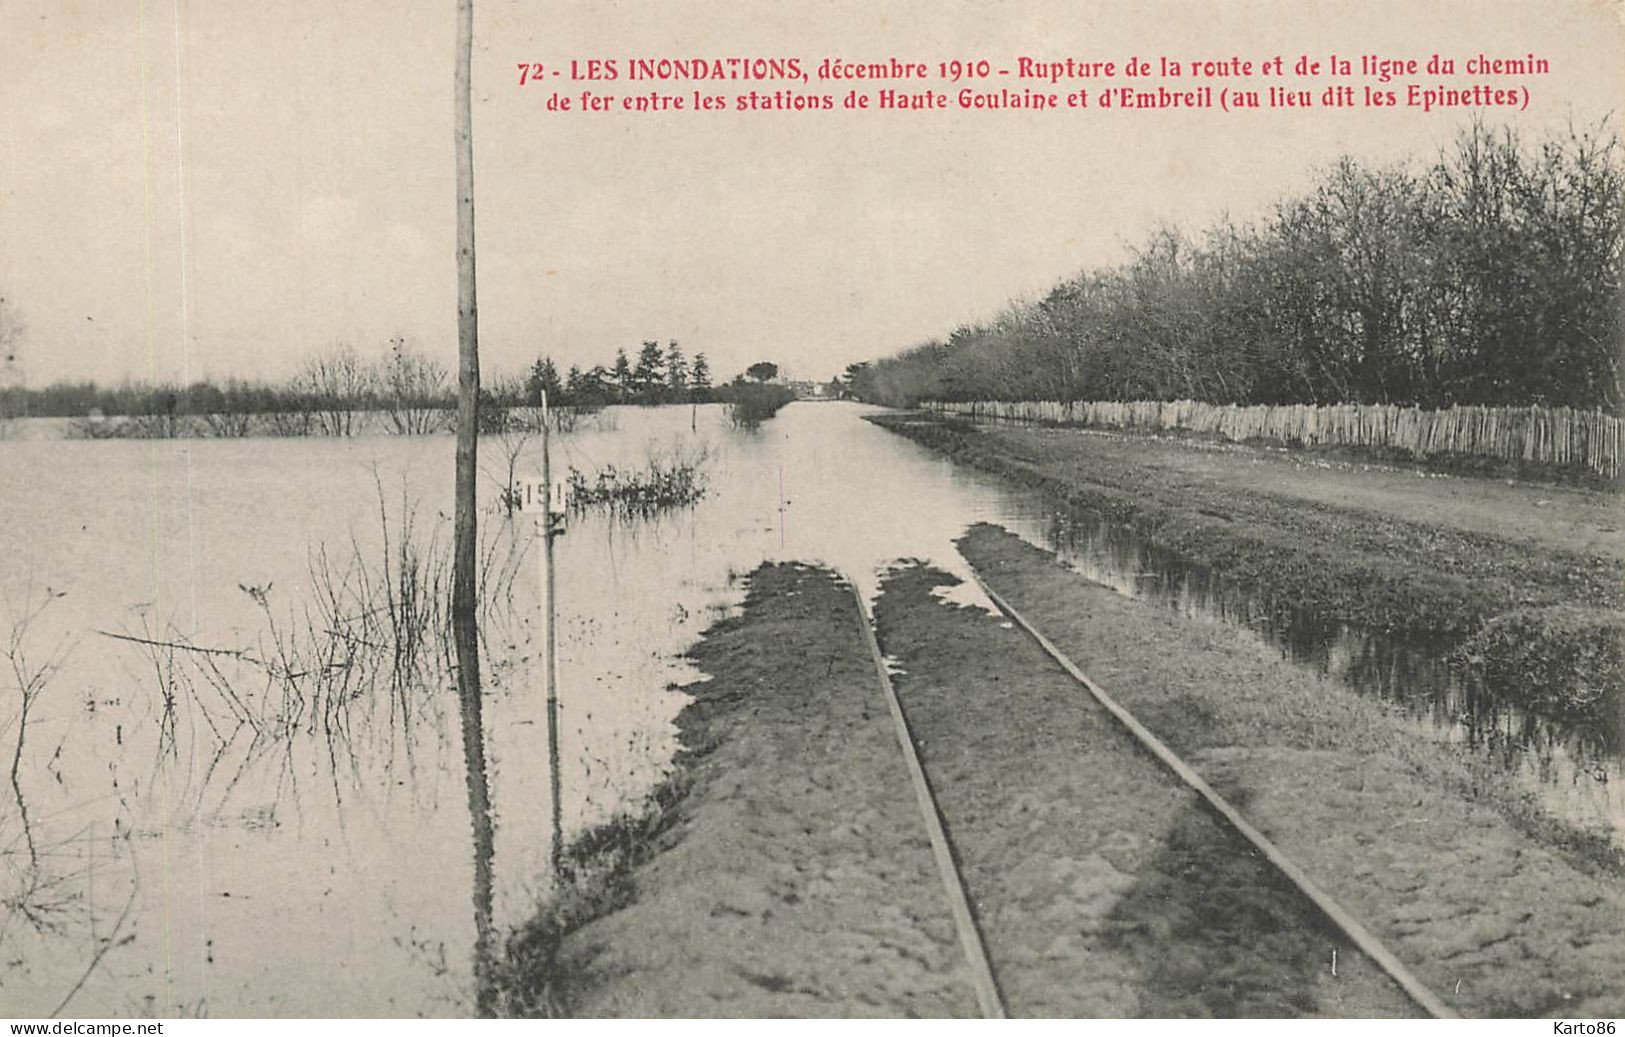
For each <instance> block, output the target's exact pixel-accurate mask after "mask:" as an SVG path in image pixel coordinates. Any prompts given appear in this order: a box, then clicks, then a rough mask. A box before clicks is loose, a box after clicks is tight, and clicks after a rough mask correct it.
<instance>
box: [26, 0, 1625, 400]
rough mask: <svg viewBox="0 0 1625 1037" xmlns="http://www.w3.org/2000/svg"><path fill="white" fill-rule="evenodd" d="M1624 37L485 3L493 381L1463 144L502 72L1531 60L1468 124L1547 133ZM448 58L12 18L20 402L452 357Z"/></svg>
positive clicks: (954, 314)
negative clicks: (661, 103) (659, 97)
mask: <svg viewBox="0 0 1625 1037" xmlns="http://www.w3.org/2000/svg"><path fill="white" fill-rule="evenodd" d="M1620 10H1621V9H1620V7H1619V6H1618V5H1617V4H1614V3H1611V2H1602V0H1592V2H1574V0H1561V2H1556V3H1553V2H1550V0H1547V2H1541V3H1524V2H1511V0H1473V2H1465V3H1439V2H1428V0H1421V2H1417V0H1407V2H1403V3H1381V2H1357V3H1320V2H1311V3H1285V2H1271V3H1217V4H1212V3H1207V2H1200V3H1198V2H1189V3H1166V2H1143V3H1142V2H1131V3H1105V2H1101V0H1072V2H1036V0H1021V2H1013V3H999V2H988V0H974V2H971V0H916V2H893V0H817V2H800V3H798V2H794V0H788V2H785V3H782V4H752V5H745V4H740V3H737V2H700V0H688V2H638V3H635V2H621V3H611V2H585V0H583V2H575V3H570V2H562V0H546V2H543V0H476V11H477V16H478V18H477V29H476V34H477V42H476V57H475V62H476V68H475V93H476V101H475V116H474V118H475V139H476V176H477V185H476V195H477V206H478V219H479V225H478V226H479V261H480V267H479V275H480V282H479V289H480V299H479V301H480V328H481V348H482V352H483V356H484V358H485V365H486V368H487V370H488V371H489V370H495V371H498V372H500V371H515V370H518V369H520V368H522V367H523V366H525V365H526V364H528V363H529V361H530V360H531V359H533V358H534V357H535V356H536V355H537V354H538V353H543V352H546V353H549V354H551V355H553V356H554V357H555V358H557V359H558V360H559V361H560V363H561V364H562V365H565V366H568V365H569V364H572V363H579V364H581V365H583V366H589V365H591V364H593V363H599V362H605V363H607V362H608V360H609V358H610V357H611V356H612V355H613V352H614V350H615V348H616V347H617V346H625V347H628V348H629V349H632V350H635V349H636V346H637V344H638V343H639V342H640V341H641V340H643V339H649V338H658V339H660V340H662V341H664V340H667V339H672V338H675V339H678V340H680V341H681V342H682V344H683V346H684V348H685V349H686V350H687V351H688V352H690V353H691V354H692V353H694V352H701V351H703V352H706V353H707V354H709V356H710V358H711V360H712V364H713V367H714V368H715V370H716V371H717V373H718V374H719V375H720V376H724V377H726V376H728V375H731V374H733V373H734V372H736V371H738V370H740V369H741V368H743V367H744V366H745V365H747V364H749V363H751V362H752V361H755V360H759V359H768V360H774V361H777V362H779V363H780V364H782V365H784V366H786V367H787V368H789V369H790V370H791V371H793V372H794V373H796V374H798V375H801V376H806V377H828V376H830V375H832V374H834V373H836V372H838V371H839V370H840V369H841V368H842V367H844V366H845V365H846V364H847V363H849V362H851V361H853V360H858V359H866V358H869V357H873V356H875V355H879V354H884V353H890V352H894V351H896V350H898V349H901V348H903V347H906V346H908V345H911V344H914V343H916V342H918V341H921V340H923V339H925V338H927V337H931V336H934V335H940V334H943V333H945V332H946V331H947V330H949V329H950V328H951V327H952V326H953V325H954V324H956V323H957V322H959V321H962V320H965V319H967V318H975V317H985V316H989V315H991V314H993V313H995V312H996V311H997V310H998V309H999V308H1000V307H1001V306H1002V305H1003V304H1004V303H1005V302H1006V301H1007V300H1008V299H1010V298H1011V297H1012V296H1026V297H1032V296H1036V295H1040V294H1042V293H1043V292H1044V291H1045V290H1046V289H1047V288H1048V287H1049V286H1050V285H1051V284H1053V283H1054V282H1055V281H1056V280H1057V279H1059V278H1060V277H1062V276H1065V275H1067V274H1069V273H1072V272H1074V271H1076V270H1078V269H1080V268H1082V267H1084V266H1090V265H1097V264H1101V263H1109V262H1116V261H1118V260H1121V259H1122V258H1123V257H1124V256H1125V255H1126V254H1127V249H1128V248H1129V247H1130V246H1132V245H1133V244H1134V243H1136V242H1137V241H1139V240H1140V239H1142V238H1143V236H1144V235H1145V234H1146V233H1147V231H1148V230H1150V229H1151V228H1153V227H1154V226H1156V225H1157V224H1159V223H1161V222H1170V223H1173V224H1176V225H1179V226H1182V227H1185V228H1187V229H1193V230H1194V229H1200V228H1201V227H1202V226H1204V225H1206V224H1208V223H1210V222H1212V221H1213V220H1214V219H1215V218H1216V217H1217V216H1218V215H1219V214H1220V213H1221V212H1224V211H1226V210H1228V211H1229V212H1231V213H1232V214H1234V215H1235V216H1237V217H1239V218H1243V219H1245V218H1249V217H1252V216H1255V215H1257V214H1259V213H1262V212H1264V211H1266V210H1267V208H1268V206H1269V204H1270V203H1271V202H1273V201H1274V200H1276V199H1278V198H1280V197H1282V196H1283V195H1285V194H1288V193H1290V192H1293V191H1295V190H1298V189H1301V188H1302V187H1303V186H1304V184H1306V183H1307V182H1308V179H1309V177H1310V175H1311V173H1312V171H1313V170H1315V169H1317V168H1320V167H1323V166H1325V165H1326V164H1327V163H1329V162H1331V161H1332V160H1334V159H1335V158H1336V157H1337V156H1338V155H1339V154H1342V153H1345V152H1347V153H1352V154H1355V155H1358V156H1362V157H1366V158H1370V159H1372V160H1376V161H1389V160H1394V159H1397V158H1400V157H1403V156H1407V155H1409V156H1416V157H1417V158H1418V159H1424V158H1426V157H1428V156H1430V155H1431V154H1432V153H1433V152H1434V151H1435V150H1436V149H1437V147H1438V146H1439V145H1440V144H1441V143H1444V142H1445V141H1447V140H1448V139H1449V138H1450V136H1451V135H1452V134H1453V133H1454V132H1455V131H1456V129H1457V128H1458V127H1459V125H1460V124H1461V122H1462V121H1463V120H1464V118H1465V115H1464V114H1462V113H1460V112H1444V113H1439V112H1435V113H1431V114H1422V113H1421V112H1419V111H1400V112H1397V113H1376V112H1371V111H1327V110H1318V111H1311V112H1308V113H1302V114H1296V113H1282V112H1263V113H1259V114H1246V115H1242V114H1226V113H1224V112H1221V111H1217V110H1214V111H1204V112H1195V113H1166V112H1165V113H1121V112H1100V111H1090V112H1085V113H1068V112H1065V111H1062V112H1059V113H1050V114H1047V115H1042V116H1038V115H1027V114H1018V115H1016V116H1015V117H1010V115H1009V114H1005V115H988V114H972V113H961V112H957V111H952V110H950V111H948V112H941V113H929V112H928V113H918V114H897V113H871V114H867V115H863V116H854V115H850V114H847V113H844V112H841V111H836V112H833V113H793V112H791V113H778V114H765V115H764V114H755V113H737V114H733V113H730V114H726V115H699V114H692V113H675V114H672V115H669V116H655V117H647V116H645V117H627V116H596V117H594V116H581V115H570V116H562V117H561V116H559V115H554V114H549V113H547V112H546V111H544V109H543V102H544V100H545V98H546V94H547V90H546V89H541V90H538V89H535V88H524V89H521V88H520V87H519V86H518V72H517V70H516V68H515V66H516V64H517V63H519V62H522V61H539V62H543V63H545V64H550V65H551V64H562V63H564V62H567V61H568V60H569V59H571V58H578V59H585V58H588V57H594V56H600V57H615V58H618V59H620V60H622V61H623V63H624V60H625V58H626V57H627V56H629V55H634V54H636V55H651V56H690V55H696V56H699V55H704V56H719V57H721V56H732V55H763V56H779V55H783V56H791V55H793V56H798V57H800V58H802V59H803V60H804V61H805V62H807V63H808V64H810V65H816V63H817V62H818V61H819V60H821V59H822V58H823V57H826V56H839V57H843V58H849V59H857V60H873V59H878V58H884V57H886V56H888V55H892V54H896V55H898V56H902V57H909V58H912V59H914V60H920V61H928V62H933V63H934V62H936V61H938V60H941V59H945V58H950V57H965V58H974V57H987V58H988V59H990V60H991V61H993V62H994V64H995V65H998V64H1000V63H1001V62H1002V63H1006V64H1008V63H1011V62H1013V61H1014V59H1015V58H1016V57H1018V56H1021V55H1030V56H1035V57H1043V58H1060V57H1066V56H1073V57H1078V58H1099V59H1103V60H1115V61H1118V62H1121V61H1123V60H1124V59H1126V58H1127V57H1128V56H1129V55H1130V54H1139V55H1141V56H1146V55H1152V54H1157V53H1169V54H1175V55H1185V56H1187V57H1192V58H1194V57H1202V58H1208V57H1212V58H1228V57H1229V56H1230V55H1232V54H1236V55H1240V56H1243V57H1250V58H1254V59H1255V60H1256V59H1262V58H1265V57H1268V56H1272V55H1275V54H1282V55H1284V56H1285V57H1286V60H1287V61H1288V62H1289V63H1290V62H1291V61H1292V60H1293V58H1294V57H1295V56H1296V55H1297V54H1299V53H1308V54H1311V55H1313V56H1316V57H1325V56H1326V55H1329V54H1330V53H1332V52H1336V53H1338V54H1348V55H1357V54H1359V53H1361V52H1370V53H1377V54H1382V55H1392V56H1415V57H1419V58H1422V59H1425V58H1426V57H1427V56H1428V55H1429V54H1430V53H1432V52H1433V51H1435V50H1438V51H1441V52H1443V53H1447V54H1453V55H1455V56H1457V57H1460V58H1465V57H1467V56H1470V55H1472V54H1475V53H1478V52H1480V51H1482V52H1484V53H1486V54H1488V55H1490V56H1502V55H1506V56H1522V55H1525V54H1527V53H1531V52H1532V53H1534V54H1536V55H1539V56H1542V57H1546V58H1548V59H1549V60H1550V61H1551V62H1552V73H1551V75H1550V76H1548V77H1545V78H1544V79H1543V80H1541V81H1537V82H1535V83H1534V84H1533V90H1534V93H1533V100H1532V104H1531V107H1530V110H1529V111H1528V112H1526V113H1516V114H1514V115H1513V116H1511V117H1510V120H1507V119H1503V118H1501V117H1492V121H1495V122H1500V121H1513V122H1514V123H1515V124H1516V125H1518V126H1520V127H1522V128H1525V129H1526V130H1528V131H1529V132H1530V133H1531V134H1532V135H1535V136H1538V135H1539V133H1540V132H1541V130H1543V129H1544V128H1547V127H1561V126H1563V125H1564V124H1565V123H1567V122H1568V121H1569V120H1570V119H1571V118H1572V119H1573V120H1575V121H1576V122H1581V123H1584V122H1590V121H1594V120H1596V119H1597V118H1599V117H1601V116H1602V115H1604V114H1606V113H1608V112H1610V111H1612V110H1613V109H1614V108H1616V107H1618V106H1619V103H1620V101H1621V99H1622V98H1625V29H1622V21H1621V15H1620ZM454 33H455V4H454V3H453V0H432V2H431V0H389V2H384V0H280V2H278V3H275V4H266V3H263V2H254V3H250V2H240V0H206V2H205V0H168V2H155V3H145V4H143V3H137V2H131V0H3V3H0V296H4V297H5V298H6V299H7V300H8V302H9V303H10V304H11V305H14V306H15V307H16V308H17V309H18V310H20V311H21V313H22V315H23V317H24V319H25V320H26V322H27V325H28V331H27V333H26V337H25V338H24V339H23V341H22V349H21V357H22V360H23V363H24V364H25V367H26V370H27V373H28V377H29V380H30V382H31V383H32V384H35V385H39V384H43V383H45V382H49V381H52V380H55V379H58V378H70V377H71V378H80V377H90V378H96V379H99V380H103V381H115V380H118V379H120V378H123V377H136V378H149V377H159V378H170V377H180V376H183V375H184V376H191V377H201V376H211V377H216V378H219V377H225V376H227V375H243V376H249V377H280V376H282V375H284V374H286V373H287V372H288V371H289V370H291V369H292V368H293V367H294V366H295V365H296V364H297V362H298V361H299V359H300V358H301V357H302V356H304V355H306V354H307V353H309V352H310V351H313V350H317V349H320V348H322V347H323V346H324V345H326V344H327V343H330V342H333V341H336V340H345V341H348V342H350V343H353V344H354V345H355V346H356V347H357V348H358V349H360V350H362V351H363V352H367V353H378V352H381V351H382V349H383V348H384V346H385V343H386V342H387V340H388V338H389V337H390V336H391V335H395V334H403V335H405V336H407V337H408V338H410V339H412V340H414V341H416V342H418V343H419V344H421V345H422V346H424V347H425V348H427V349H431V350H434V351H437V352H439V353H441V354H442V355H444V356H445V357H447V359H448V360H449V359H450V358H451V357H452V356H453V354H454V352H455V324H456V285H455V271H454V260H453V234H454V210H453V188H452V174H453V151H452V143H451V114H452V102H451V84H452V60H453V55H454V45H453V44H454ZM1423 78H1424V79H1428V80H1429V81H1430V82H1431V81H1433V80H1432V78H1431V77H1423ZM1481 81H1482V80H1481ZM1458 82H1468V80H1465V79H1463V78H1461V77H1458ZM996 85H1005V84H996ZM1010 85H1013V84H1010ZM549 89H550V88H549ZM605 89H607V90H610V91H615V92H620V91H623V90H629V89H630V85H629V84H625V83H621V84H618V85H611V86H608V87H606V88H605ZM802 89H806V90H825V89H830V90H838V89H840V88H837V87H827V86H821V85H819V84H816V83H815V84H812V85H810V86H808V87H805V88H802ZM576 90H579V86H577V87H574V88H571V91H572V92H574V91H576Z"/></svg>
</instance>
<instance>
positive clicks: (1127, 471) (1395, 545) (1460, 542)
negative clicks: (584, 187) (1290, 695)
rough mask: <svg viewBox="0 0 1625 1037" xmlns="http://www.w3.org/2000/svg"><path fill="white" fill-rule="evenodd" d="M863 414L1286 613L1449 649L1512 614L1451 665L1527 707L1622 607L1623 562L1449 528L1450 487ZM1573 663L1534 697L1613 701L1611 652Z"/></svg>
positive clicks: (1615, 662) (1613, 623)
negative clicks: (1394, 499)
mask: <svg viewBox="0 0 1625 1037" xmlns="http://www.w3.org/2000/svg"><path fill="white" fill-rule="evenodd" d="M870 420H872V421H875V423H876V424H879V425H881V426H882V427H884V428H887V429H890V430H891V431H893V432H896V433H898V434H900V435H903V436H906V437H908V438H910V439H912V440H914V441H916V442H918V443H921V444H922V445H924V446H927V447H929V448H931V449H934V450H937V451H940V452H942V453H945V454H947V455H949V456H951V457H953V458H954V459H956V460H958V461H961V462H963V463H966V464H969V465H972V466H974V467H977V468H981V469H983V470H986V471H990V472H994V473H996V474H999V475H1002V476H1005V477H1008V478H1011V479H1013V480H1016V481H1018V482H1020V483H1023V484H1026V485H1029V486H1033V487H1036V488H1038V489H1041V490H1043V491H1045V492H1047V493H1050V494H1052V495H1054V496H1055V497H1056V498H1057V499H1058V500H1059V501H1061V502H1064V503H1065V504H1067V505H1069V506H1072V507H1077V508H1083V509H1088V510H1090V511H1092V512H1095V513H1096V514H1099V515H1101V516H1103V517H1104V518H1105V519H1107V520H1108V521H1110V522H1112V523H1115V524H1119V525H1122V526H1126V527H1128V528H1131V529H1133V530H1134V531H1135V532H1136V533H1137V534H1138V535H1140V536H1141V537H1142V538H1144V539H1146V540H1148V541H1151V542H1154V543H1155V544H1156V545H1157V546H1158V547H1160V548H1162V549H1164V550H1166V551H1169V552H1171V553H1172V555H1173V556H1174V557H1176V558H1178V559H1179V560H1180V561H1182V562H1185V563H1187V564H1191V565H1195V566H1200V567H1204V568H1207V569H1210V570H1213V571H1216V572H1219V573H1222V574H1224V576H1225V577H1226V578H1228V579H1230V580H1233V581H1235V583H1236V584H1237V585H1239V586H1240V587H1242V588H1245V589H1247V590H1248V591H1249V592H1251V593H1254V594H1256V595H1257V596H1258V597H1259V598H1261V599H1263V600H1265V601H1266V602H1271V603H1274V604H1275V605H1276V606H1277V607H1279V608H1281V609H1283V610H1284V609H1286V608H1288V607H1289V606H1290V607H1292V608H1297V609H1305V610H1309V611H1311V612H1313V613H1314V614H1316V615H1317V616H1319V617H1320V618H1321V619H1322V620H1323V621H1332V622H1343V623H1353V624H1358V625H1361V626H1364V627H1367V628H1370V629H1373V630H1378V631H1403V632H1404V633H1406V634H1407V635H1409V636H1412V637H1426V638H1437V639H1439V641H1440V642H1441V643H1442V644H1445V645H1464V643H1465V642H1466V641H1467V640H1468V638H1469V637H1470V636H1471V635H1474V634H1478V633H1479V632H1480V631H1483V630H1484V629H1485V628H1486V625H1487V624H1489V623H1490V622H1491V621H1492V620H1494V619H1496V618H1497V617H1502V616H1506V615H1509V614H1513V613H1517V614H1520V615H1522V616H1524V617H1525V620H1524V622H1523V624H1522V626H1521V627H1520V632H1521V633H1522V634H1523V635H1526V636H1531V637H1532V638H1533V642H1534V643H1535V644H1536V645H1537V647H1536V648H1534V649H1532V650H1529V651H1524V652H1518V653H1513V652H1507V651H1504V650H1501V647H1502V646H1501V645H1500V644H1499V642H1496V643H1491V644H1488V645H1483V646H1480V647H1478V648H1467V647H1463V648H1462V650H1461V655H1460V657H1459V661H1460V663H1461V664H1462V665H1471V666H1480V665H1489V666H1490V667H1491V670H1492V671H1493V672H1487V673H1486V676H1493V677H1494V679H1495V681H1496V684H1495V685H1494V686H1495V687H1496V689H1497V691H1498V692H1501V693H1504V694H1505V695H1506V697H1507V698H1508V699H1509V700H1511V701H1518V702H1524V703H1527V704H1529V705H1535V704H1536V703H1534V702H1533V701H1532V700H1530V698H1529V689H1533V688H1535V687H1537V685H1538V684H1539V681H1540V678H1541V675H1542V674H1543V673H1545V674H1550V673H1567V674H1572V667H1570V668H1569V669H1568V670H1564V669H1563V667H1562V666H1561V663H1560V661H1561V659H1563V658H1571V657H1574V656H1575V652H1574V651H1573V650H1572V649H1573V647H1574V641H1573V638H1572V637H1571V636H1570V634H1572V633H1573V632H1575V631H1579V630H1582V629H1588V630H1596V629H1599V628H1602V629H1617V628H1618V620H1619V616H1620V610H1621V607H1622V605H1625V564H1622V563H1621V562H1620V561H1619V560H1618V559H1616V558H1611V557H1605V556H1603V555H1601V554H1600V553H1582V552H1579V551H1573V550H1567V549H1564V548H1563V547H1559V546H1554V545H1552V544H1551V543H1550V542H1549V541H1547V542H1542V541H1538V540H1536V539H1534V538H1532V537H1526V538H1520V539H1511V538H1504V537H1499V536H1495V535H1492V534H1489V533H1486V532H1483V531H1481V530H1474V529H1468V528H1461V527H1460V526H1456V525H1452V524H1451V523H1450V522H1449V518H1450V509H1451V508H1452V507H1453V506H1455V502H1454V500H1453V499H1452V498H1451V497H1450V496H1449V492H1448V491H1445V490H1439V491H1437V492H1435V493H1434V494H1433V496H1434V497H1436V498H1437V499H1436V500H1423V501H1422V502H1421V503H1417V502H1416V500H1414V499H1412V500H1411V501H1410V503H1411V505H1412V507H1411V509H1410V510H1411V513H1412V515H1413V516H1414V517H1411V516H1407V517H1404V518H1400V517H1394V516H1392V515H1389V514H1384V513H1383V512H1382V510H1381V508H1380V507H1360V506H1358V501H1359V498H1358V494H1357V492H1355V491H1350V490H1348V489H1347V488H1345V489H1344V491H1343V493H1342V497H1341V498H1339V499H1341V500H1346V501H1348V506H1338V505H1334V504H1329V503H1326V502H1324V501H1320V500H1315V499H1311V498H1306V497H1305V496H1302V495H1296V496H1295V495H1289V494H1286V493H1278V492H1272V491H1271V490H1270V489H1269V488H1268V487H1269V486H1271V485H1272V480H1275V479H1276V478H1277V471H1276V469H1274V468H1272V467H1270V465H1269V464H1266V463H1261V464H1259V465H1257V466H1255V467H1253V468H1251V469H1249V468H1248V467H1246V465H1247V462H1246V461H1245V460H1242V461H1236V460H1234V459H1227V458H1217V457H1215V458H1212V460H1213V462H1214V464H1215V465H1217V464H1219V463H1220V462H1223V463H1224V464H1225V465H1227V466H1228V468H1227V474H1226V476H1225V477H1224V478H1222V479H1221V478H1209V477H1207V476H1205V475H1204V473H1202V472H1201V471H1200V470H1199V469H1198V468H1197V466H1195V465H1193V464H1191V462H1190V454H1189V453H1188V452H1185V451H1183V450H1182V449H1181V448H1180V447H1178V446H1176V445H1172V444H1167V443H1154V444H1153V443H1137V442H1134V441H1132V440H1124V439H1112V438H1107V437H1100V436H1090V435H1087V434H1083V433H1079V432H1067V431H1056V430H1040V429H1010V428H987V427H983V426H976V425H971V424H969V423H967V422H964V421H959V420H952V419H949V420H942V419H937V418H930V417H921V416H918V415H880V416H877V417H873V418H871V419H870ZM1172 453H1180V454H1183V455H1184V458H1183V460H1182V461H1180V462H1179V463H1172V462H1168V461H1167V460H1166V458H1165V457H1164V456H1163V455H1166V454H1172ZM1265 460H1267V459H1265ZM1324 478H1325V480H1326V481H1328V482H1333V481H1336V480H1337V478H1338V477H1337V476H1336V475H1328V476H1325V477H1324ZM1302 481H1303V480H1302V479H1301V478H1300V479H1299V483H1301V482H1302ZM1328 496H1330V495H1329V494H1328ZM1411 496H1412V498H1415V497H1417V496H1418V495H1417V494H1415V493H1413V494H1412V495H1411ZM1351 498H1352V499H1351ZM1537 503H1542V502H1537ZM1478 507H1479V512H1480V514H1479V515H1477V516H1476V519H1477V521H1479V522H1480V523H1481V524H1483V523H1484V522H1485V521H1486V519H1485V513H1487V514H1488V516H1489V517H1490V518H1493V515H1494V510H1493V502H1490V503H1487V504H1486V503H1483V502H1479V504H1478ZM1429 518H1431V519H1433V521H1428V519H1429ZM1553 518H1554V519H1555V518H1557V516H1555V515H1554V516H1553ZM1536 521H1538V520H1536ZM1576 612H1579V613H1583V614H1584V615H1583V616H1582V617H1579V618H1577V616H1576ZM1583 657H1584V659H1585V661H1586V662H1587V663H1588V664H1596V665H1599V666H1601V667H1602V669H1601V670H1598V671H1595V672H1593V673H1591V674H1589V675H1586V676H1584V678H1583V679H1580V680H1578V682H1576V681H1570V683H1569V684H1568V685H1566V686H1564V687H1561V688H1557V689H1553V688H1550V687H1543V688H1542V689H1541V691H1540V695H1541V696H1542V697H1543V698H1546V699H1548V700H1549V699H1552V698H1554V697H1555V698H1558V699H1572V700H1573V705H1574V706H1576V707H1582V706H1584V703H1582V702H1581V701H1580V700H1581V699H1582V698H1586V699H1590V700H1592V701H1595V689H1596V688H1597V687H1599V686H1600V687H1602V688H1603V689H1605V691H1606V693H1607V694H1609V695H1612V696H1613V697H1612V698H1611V699H1610V701H1612V702H1614V703H1618V702H1619V701H1621V698H1620V694H1621V693H1620V688H1621V685H1622V676H1621V670H1620V662H1619V653H1618V652H1614V653H1612V654H1610V653H1608V652H1607V651H1595V652H1586V653H1583Z"/></svg>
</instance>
